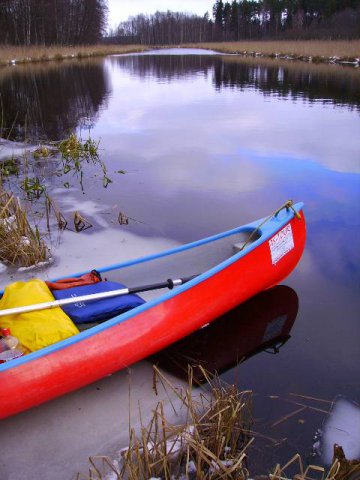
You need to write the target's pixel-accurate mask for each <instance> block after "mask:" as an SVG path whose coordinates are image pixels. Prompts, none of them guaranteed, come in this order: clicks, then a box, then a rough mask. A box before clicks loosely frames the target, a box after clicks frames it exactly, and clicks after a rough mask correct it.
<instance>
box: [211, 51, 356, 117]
mask: <svg viewBox="0 0 360 480" xmlns="http://www.w3.org/2000/svg"><path fill="white" fill-rule="evenodd" d="M214 72H215V73H214V84H215V87H216V89H217V90H220V89H221V88H223V87H229V88H237V89H241V90H243V89H244V90H245V89H247V88H252V89H255V90H258V91H261V92H262V93H263V94H264V95H269V96H276V97H279V98H304V99H306V100H308V101H310V102H313V101H322V102H323V103H334V104H338V105H346V106H350V107H355V108H360V76H359V75H358V73H357V72H356V71H355V70H353V69H351V70H347V71H345V70H344V68H342V67H335V66H334V67H331V66H327V65H320V66H317V65H309V66H307V65H299V64H289V65H287V64H284V63H283V64H280V63H271V61H265V62H261V61H259V62H258V61H256V60H254V61H253V62H246V61H244V62H241V61H225V62H224V63H215V67H214Z"/></svg>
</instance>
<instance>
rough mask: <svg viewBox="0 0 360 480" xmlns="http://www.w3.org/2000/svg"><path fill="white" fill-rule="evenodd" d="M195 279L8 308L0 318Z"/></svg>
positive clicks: (182, 279)
mask: <svg viewBox="0 0 360 480" xmlns="http://www.w3.org/2000/svg"><path fill="white" fill-rule="evenodd" d="M195 277H197V275H192V276H191V277H185V278H178V279H175V280H172V279H171V278H169V279H168V280H166V282H161V283H152V284H150V285H142V286H139V287H131V288H121V289H119V290H112V291H110V292H101V293H92V294H90V295H81V296H78V297H69V298H63V299H61V300H54V301H51V302H44V303H36V304H34V305H24V306H23V307H15V308H8V309H6V310H0V317H4V316H5V315H14V314H17V313H27V312H35V311H38V310H48V309H50V308H56V307H61V306H62V305H70V304H71V303H78V302H86V301H90V300H102V299H104V298H110V297H117V296H120V295H128V294H129V293H139V292H147V291H149V290H158V289H160V288H169V289H172V288H174V287H177V286H179V285H183V284H184V283H186V282H189V281H190V280H192V279H193V278H195Z"/></svg>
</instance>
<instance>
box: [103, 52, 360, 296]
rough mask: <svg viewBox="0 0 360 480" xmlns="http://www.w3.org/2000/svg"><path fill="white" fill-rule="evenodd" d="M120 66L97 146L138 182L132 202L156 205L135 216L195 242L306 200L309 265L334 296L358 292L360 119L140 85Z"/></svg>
mask: <svg viewBox="0 0 360 480" xmlns="http://www.w3.org/2000/svg"><path fill="white" fill-rule="evenodd" d="M113 60H114V59H112V61H108V63H107V67H108V68H109V70H110V71H111V76H112V82H113V95H112V98H111V100H110V101H109V108H108V110H107V111H106V112H104V114H103V116H102V118H101V119H100V122H99V123H98V125H97V126H96V135H98V136H100V137H102V138H103V139H104V143H106V150H107V152H108V154H109V156H110V159H111V158H112V159H114V160H113V161H119V159H122V160H121V162H123V161H125V163H127V162H128V165H129V166H130V165H131V167H130V169H135V170H137V173H136V174H135V175H133V176H131V177H130V176H128V178H127V180H128V182H129V183H128V185H127V186H125V185H124V186H123V189H124V190H123V193H124V194H125V193H126V192H127V193H128V194H130V191H134V188H138V187H136V185H135V184H134V183H133V181H134V182H141V185H142V187H141V189H142V191H141V193H139V197H138V198H139V199H142V198H143V196H145V197H148V198H150V199H151V202H147V204H146V205H143V204H142V205H138V208H137V207H136V206H135V207H134V206H133V208H134V216H135V218H147V219H150V223H151V224H152V225H157V227H158V228H159V230H160V231H162V232H164V233H165V232H166V236H170V237H171V236H174V237H176V238H178V239H180V240H182V241H187V240H191V239H193V238H194V237H195V238H199V237H200V236H202V235H206V234H207V233H208V232H209V231H210V232H211V233H212V232H216V231H219V230H221V229H223V228H228V227H232V226H234V225H236V224H237V223H238V221H239V220H240V218H244V219H245V220H249V221H250V220H252V218H253V217H254V215H255V216H263V215H265V214H267V213H268V210H267V207H266V205H271V208H275V207H276V206H277V205H278V204H281V203H282V202H283V201H284V200H285V199H287V198H294V199H295V200H300V199H301V200H303V201H305V203H306V206H307V217H308V229H309V234H310V235H309V240H308V245H309V246H311V250H310V252H309V255H310V261H309V262H308V265H310V268H311V269H313V268H314V266H315V265H317V267H318V268H317V271H318V272H319V275H320V276H321V277H322V278H324V277H325V278H327V281H329V282H330V284H334V283H335V284H338V285H339V282H341V285H344V284H347V285H349V286H350V285H355V284H356V281H357V275H358V271H357V268H356V265H357V264H358V261H359V251H360V249H359V235H358V232H359V228H358V225H359V220H358V218H359V213H360V212H359V205H360V202H359V200H360V198H359V196H360V195H359V192H360V190H359V187H360V182H359V175H358V173H359V172H360V161H359V158H360V148H359V140H358V135H357V132H358V130H359V126H360V121H359V116H358V113H357V112H356V111H350V110H347V109H346V108H336V107H334V106H333V105H324V104H323V103H311V104H310V103H307V102H305V101H304V100H303V99H302V98H299V99H293V100H291V101H284V100H279V99H278V98H276V97H273V98H272V97H270V96H267V97H264V96H263V95H262V94H261V93H258V92H256V91H254V90H251V89H249V90H244V91H240V90H234V89H222V90H221V91H220V92H216V91H215V89H214V85H213V82H212V75H211V74H209V75H208V76H205V75H203V74H202V73H199V74H193V75H192V76H186V75H185V76H182V77H179V78H176V79H173V80H172V81H164V82H163V81H162V80H161V79H160V80H159V79H155V78H153V77H151V76H145V77H139V76H137V75H136V74H134V73H131V74H130V73H129V72H128V70H126V68H120V67H119V66H118V64H117V63H116V61H113ZM124 157H125V160H124ZM129 157H130V158H131V160H130V159H129ZM115 159H116V160H115ZM135 203H137V202H135ZM141 203H142V200H139V204H141ZM235 205H237V206H238V208H235ZM250 206H251V208H250ZM349 207H350V208H349ZM174 212H176V216H175V217H174ZM178 218H181V222H182V223H181V228H180V227H179V225H178V221H177V220H178ZM187 232H191V233H187ZM192 235H193V236H192ZM329 239H331V241H329ZM340 245H341V248H339V246H340ZM330 258H331V261H329V259H330ZM304 266H305V265H304ZM354 282H355V283H354Z"/></svg>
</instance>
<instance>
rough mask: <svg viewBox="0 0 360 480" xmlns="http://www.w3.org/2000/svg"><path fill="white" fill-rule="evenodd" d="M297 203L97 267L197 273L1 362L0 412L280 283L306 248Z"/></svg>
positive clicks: (124, 359)
mask: <svg viewBox="0 0 360 480" xmlns="http://www.w3.org/2000/svg"><path fill="white" fill-rule="evenodd" d="M302 208H303V205H302V204H295V205H293V206H291V208H289V206H287V207H286V208H283V209H281V211H278V213H277V214H276V215H273V216H271V217H268V218H265V219H260V220H257V221H255V222H253V223H250V224H247V225H244V226H241V227H238V228H235V229H233V230H229V231H226V232H223V233H220V234H217V235H214V236H212V237H208V238H205V239H202V240H199V241H196V242H193V243H190V244H187V245H183V246H181V247H178V248H174V249H171V250H167V251H165V252H162V253H159V254H156V255H151V256H147V257H142V258H139V259H135V260H132V261H128V262H124V263H122V264H117V265H112V266H109V267H104V268H99V269H98V271H99V272H101V273H105V272H106V276H107V278H108V279H109V280H110V279H111V280H114V281H119V282H121V283H125V284H126V285H129V286H132V285H137V284H144V283H151V282H156V281H159V280H162V279H166V278H173V277H190V276H193V275H197V276H196V277H195V278H193V279H191V280H190V281H188V282H186V283H185V284H183V285H181V286H178V287H176V288H174V289H172V290H171V291H164V290H156V292H148V293H147V294H144V295H142V296H143V297H144V299H145V300H146V302H145V303H144V304H142V305H140V306H138V307H136V308H133V309H132V310H130V311H127V312H126V313H123V314H121V315H118V316H116V317H115V318H112V319H110V320H107V321H105V322H103V323H101V324H98V325H95V326H92V327H91V328H88V329H86V330H84V331H82V332H81V333H79V334H77V335H74V336H72V337H70V338H68V339H66V340H63V341H61V342H58V343H56V344H54V345H51V346H49V347H46V348H43V349H41V350H38V351H36V352H33V353H30V354H28V355H25V356H23V357H20V358H17V359H15V360H12V361H10V362H6V363H3V364H1V365H0V384H1V389H0V418H5V417H7V416H10V415H14V414H16V413H18V412H21V411H23V410H26V409H29V408H31V407H33V406H36V405H39V404H41V403H43V402H46V401H48V400H51V399H53V398H56V397H58V396H60V395H63V394H65V393H68V392H71V391H73V390H76V389H78V388H81V387H82V386H84V385H87V384H89V383H91V382H94V381H96V380H98V379H100V378H102V377H104V376H106V375H108V374H111V373H113V372H115V371H117V370H120V369H122V368H125V367H127V366H129V365H131V364H133V363H135V362H137V361H139V360H141V359H144V358H146V357H148V356H149V355H151V354H154V353H156V352H158V351H160V350H162V349H163V348H165V347H166V346H168V345H170V344H172V343H174V342H176V341H177V340H179V339H181V338H183V337H185V336H186V335H189V334H190V333H192V332H194V331H195V330H197V329H199V328H200V327H202V326H203V325H205V324H207V323H209V322H212V321H213V320H215V319H216V318H218V317H219V316H221V315H222V314H224V313H225V312H227V311H229V310H231V309H233V308H235V307H236V306H237V305H239V304H240V303H242V302H244V301H245V300H247V299H249V298H250V297H252V296H254V295H255V294H256V293H258V292H260V291H262V290H265V289H268V288H270V287H272V286H274V285H277V284H278V283H279V282H281V281H282V280H283V279H284V278H285V277H287V276H288V275H289V274H290V273H291V272H292V270H293V269H294V268H295V266H296V264H297V263H298V261H299V260H300V258H301V255H302V253H303V250H304V246H305V237H306V229H305V219H304V214H303V212H302ZM249 236H251V238H250V241H248V242H247V239H248V238H249ZM244 242H246V245H245V248H242V246H243V245H244ZM84 273H85V272H81V273H78V274H76V275H75V276H80V275H83V274H84Z"/></svg>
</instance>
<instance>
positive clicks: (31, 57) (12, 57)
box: [0, 45, 150, 66]
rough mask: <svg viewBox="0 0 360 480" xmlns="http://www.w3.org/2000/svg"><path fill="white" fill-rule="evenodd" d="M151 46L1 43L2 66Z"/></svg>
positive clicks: (132, 51)
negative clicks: (15, 44) (21, 44)
mask: <svg viewBox="0 0 360 480" xmlns="http://www.w3.org/2000/svg"><path fill="white" fill-rule="evenodd" d="M149 49H150V47H147V46H144V45H89V46H76V47H72V46H68V47H66V46H61V45H58V46H45V45H34V46H29V47H27V46H14V45H0V66H1V65H3V66H5V65H16V64H19V63H21V64H23V63H30V62H48V61H52V60H55V61H61V60H66V59H72V58H73V59H76V58H77V59H81V58H91V57H103V56H106V55H114V54H124V53H134V52H143V51H146V50H149Z"/></svg>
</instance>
